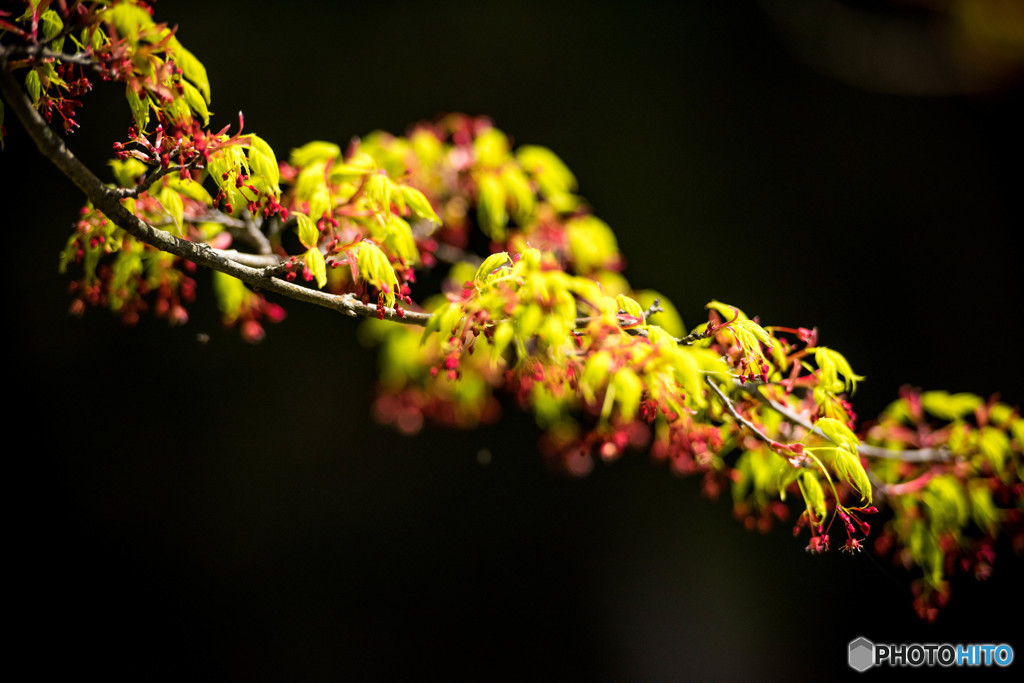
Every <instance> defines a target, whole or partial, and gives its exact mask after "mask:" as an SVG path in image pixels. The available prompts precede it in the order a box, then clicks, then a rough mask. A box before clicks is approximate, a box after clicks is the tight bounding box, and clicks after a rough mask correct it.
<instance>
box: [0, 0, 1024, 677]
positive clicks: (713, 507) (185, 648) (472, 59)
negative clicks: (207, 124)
mask: <svg viewBox="0 0 1024 683" xmlns="http://www.w3.org/2000/svg"><path fill="white" fill-rule="evenodd" d="M1021 12H1022V10H1021V6H1020V4H1019V3H1016V2H1013V1H1012V0H1005V1H999V0H971V1H970V2H968V1H967V0H964V1H962V2H927V1H926V0H918V1H917V2H907V1H904V2H895V1H893V2H884V1H882V0H876V1H874V2H868V1H862V2H853V1H846V2H840V1H838V0H800V1H793V2H776V1H769V0H764V1H763V2H728V3H725V2H694V3H682V2H675V3H668V2H642V1H637V2H630V3H628V4H627V3H612V2H586V3H583V2H572V1H565V2H558V3H555V2H536V1H529V0H506V1H504V2H500V3H491V2H454V1H448V2H445V1H439V2H430V3H414V2H394V1H378V2H361V3H353V2H331V3H328V2H312V1H310V0H291V2H288V3H272V2H262V1H254V2H246V3H213V2H191V1H181V2H174V3H171V2H166V3H158V4H157V7H156V18H157V19H158V20H160V21H168V22H170V23H171V24H178V25H179V26H180V30H179V33H178V37H179V38H180V40H181V41H182V43H183V44H184V45H186V46H187V47H188V48H189V49H191V50H192V51H193V52H194V53H195V54H196V55H197V56H198V57H199V58H200V59H201V60H202V61H203V62H204V63H205V64H206V66H207V69H208V71H209V74H210V80H211V84H212V90H213V106H212V110H213V111H214V112H215V117H214V120H213V124H214V125H215V126H219V125H224V124H227V123H229V122H234V121H236V116H237V112H238V111H239V110H243V111H244V113H245V120H246V127H247V129H248V130H252V131H254V132H257V133H259V134H260V135H261V136H262V137H264V138H265V139H266V140H268V141H269V142H270V143H271V144H272V145H273V146H274V147H275V149H276V150H277V151H278V154H279V156H280V157H283V156H285V155H286V154H287V150H289V149H290V148H291V147H294V146H297V145H299V144H301V143H303V142H306V141H309V140H311V139H325V140H332V141H336V142H339V143H342V144H344V143H345V141H347V140H348V139H349V138H350V137H351V136H353V135H359V134H365V133H367V132H369V131H371V130H374V129H377V128H383V129H386V130H390V131H394V132H403V131H404V130H405V129H406V127H407V126H408V125H409V124H411V123H413V122H415V121H417V120H419V119H423V118H433V117H434V116H436V115H438V114H440V113H443V112H447V111H463V112H466V113H470V114H486V115H489V116H491V117H493V119H494V120H495V122H496V124H497V125H498V126H499V127H500V128H502V129H503V130H505V131H506V132H508V133H509V134H510V135H511V136H512V137H513V138H514V140H515V142H516V143H519V144H523V143H530V144H542V145H546V146H548V147H550V148H551V149H553V150H554V151H555V152H556V153H557V154H559V155H560V156H561V157H562V158H563V159H564V160H565V161H566V162H567V164H568V165H569V167H570V168H571V169H572V170H573V171H574V172H575V173H576V175H577V177H578V178H579V179H580V184H581V188H580V192H581V194H583V195H584V196H585V197H587V198H588V199H589V201H590V202H591V204H592V205H593V206H594V209H595V213H596V214H597V215H598V216H600V217H602V218H603V219H604V220H606V221H607V222H608V223H609V224H610V225H611V226H612V227H613V228H614V229H615V231H616V233H617V235H618V238H619V240H620V246H621V249H622V251H623V253H624V254H625V255H626V256H627V258H628V267H627V270H626V275H627V277H628V278H629V279H630V281H631V282H632V283H633V284H634V285H635V286H638V287H652V288H655V289H658V290H659V291H661V292H663V293H664V294H666V295H667V296H668V297H670V298H671V299H672V301H673V302H674V303H675V305H676V306H677V307H678V309H679V310H680V312H681V313H682V315H683V317H684V320H685V321H686V322H688V323H689V324H691V325H693V324H696V323H697V322H699V321H701V320H702V319H704V317H705V312H704V310H703V305H704V304H705V303H706V302H707V301H708V300H710V299H712V298H717V299H719V300H723V301H727V302H729V303H732V304H735V305H737V306H740V307H741V308H743V309H744V310H745V311H746V312H747V313H748V314H750V315H760V316H761V319H762V321H763V322H764V323H765V324H780V325H791V326H797V325H803V326H808V327H810V326H814V325H817V326H818V327H819V328H820V330H821V334H822V337H821V338H822V343H823V344H826V345H828V346H831V347H834V348H836V349H838V350H840V351H841V352H843V353H844V354H845V355H846V357H847V358H848V359H849V360H850V362H851V364H852V365H853V367H854V369H855V370H856V371H857V372H859V373H861V374H864V375H866V376H867V378H868V379H867V381H866V382H864V383H863V385H862V386H861V388H860V389H859V391H858V394H857V396H856V397H855V405H856V406H857V408H858V412H859V413H860V414H861V416H862V418H870V417H871V416H873V415H875V414H877V413H878V412H879V411H880V410H881V409H882V408H884V407H885V405H886V404H887V403H888V402H889V401H891V400H893V399H894V398H895V396H896V392H897V390H898V389H899V387H900V386H901V385H902V384H904V383H906V384H911V385H914V386H919V387H922V388H924V389H939V388H941V389H947V390H950V391H970V392H974V393H979V394H982V395H988V394H990V393H994V392H1001V394H1002V398H1003V400H1005V401H1008V402H1010V403H1013V404H1017V405H1019V404H1020V403H1021V386H1022V379H1024V376H1022V375H1024V373H1022V371H1021V360H1020V347H1021V343H1020V338H1021V335H1022V333H1024V321H1022V313H1021V311H1022V309H1024V306H1022V302H1024V296H1022V288H1021V282H1022V278H1021V274H1020V270H1019V266H1020V261H1021V256H1020V255H1021V252H1020V249H1019V237H1018V235H1019V231H1020V229H1021V226H1022V224H1024V222H1022V218H1024V211H1022V204H1021V202H1020V193H1021V188H1022V187H1024V184H1022V166H1021V163H1020V159H1021V157H1020V151H1021V149H1022V147H1021V127H1020V121H1022V120H1024V118H1022V116H1021V114H1022V113H1024V110H1022V108H1021V106H1020V104H1021V83H1022V75H1024V55H1022V50H1024V47H1022V46H1024V23H1022V22H1024V19H1022V16H1021ZM86 104H87V105H88V106H87V107H86V108H85V109H84V115H83V119H82V130H81V132H79V133H76V134H74V135H73V136H72V138H71V140H70V144H71V146H72V149H73V150H75V151H76V152H77V153H78V154H79V155H80V156H81V157H83V159H84V160H85V161H86V162H87V163H88V164H89V165H91V166H92V167H93V168H95V169H100V170H102V169H103V166H104V164H105V161H106V159H107V158H108V157H109V154H110V144H111V142H112V141H113V140H115V139H120V138H123V137H124V132H125V129H126V126H127V125H128V123H129V117H128V112H127V108H126V107H125V106H124V103H123V99H121V98H120V94H119V92H118V91H117V89H116V88H109V87H108V88H103V87H99V88H98V89H97V91H95V92H94V93H92V94H90V95H89V96H88V98H87V100H86ZM6 125H7V129H8V138H7V142H6V150H5V151H4V152H3V153H2V156H0V173H2V176H3V180H2V185H0V187H3V188H4V189H3V190H2V197H3V204H4V209H5V210H4V219H3V224H4V227H5V230H6V231H7V232H8V234H14V235H16V240H17V250H16V252H14V253H12V254H10V255H9V259H8V262H9V265H10V266H11V269H12V271H13V273H12V275H13V277H9V279H8V298H7V302H8V306H9V308H10V309H12V310H13V311H14V319H13V320H12V321H9V323H8V325H7V328H6V329H7V330H8V331H7V336H8V338H9V341H10V343H11V345H12V346H13V353H12V354H11V355H9V362H11V364H12V366H13V367H12V372H11V373H10V374H9V377H10V379H9V380H8V386H9V390H8V391H9V396H10V397H11V398H12V399H13V401H14V406H15V407H14V409H13V411H8V417H7V421H8V425H9V427H10V429H11V433H12V443H11V445H10V446H9V448H10V451H8V453H9V458H10V460H11V461H13V462H15V463H17V467H16V468H15V472H16V474H15V475H13V476H10V477H9V478H8V486H9V488H10V489H11V490H12V494H13V495H11V496H10V498H9V501H10V503H9V513H8V523H7V526H8V528H9V530H10V532H11V535H12V536H13V542H12V544H11V546H9V551H8V556H7V557H8V559H7V565H8V566H9V567H11V568H13V569H14V575H15V582H14V583H13V584H11V591H10V594H11V596H12V597H13V598H14V602H15V605H14V607H15V610H14V614H13V615H12V616H13V619H12V622H13V623H15V624H17V626H18V628H19V630H20V632H21V637H20V638H19V641H18V644H19V645H22V646H23V647H22V648H21V651H22V652H25V653H31V654H32V655H33V657H34V658H35V661H34V664H33V666H35V667H36V670H37V671H39V672H51V671H54V670H57V669H63V668H65V667H74V669H76V670H81V671H87V670H102V671H104V672H109V673H111V674H114V675H117V676H120V675H132V676H133V677H141V678H163V677H168V676H183V675H189V676H195V675H202V676H207V675H209V676H214V675H215V676H219V677H222V678H236V677H237V678H247V679H283V678H289V679H317V678H347V679H348V678H350V679H379V678H390V679H394V678H404V679H414V680H415V679H423V678H432V677H436V676H440V675H443V676H446V677H473V678H479V679H490V678H510V679H523V678H529V679H586V680H622V679H626V678H630V679H642V680H674V679H687V678H702V679H726V680H728V679H736V678H750V677H754V676H756V677H758V678H759V679H762V680H776V679H782V678H785V679H787V680H801V679H820V678H822V677H823V676H832V677H834V676H845V675H848V674H851V673H852V672H851V670H849V669H848V668H847V665H846V646H847V643H848V642H849V641H850V640H853V639H854V638H856V637H858V636H865V637H867V638H868V639H870V640H873V641H875V642H914V641H917V642H963V643H972V642H973V643H984V642H1009V643H1011V644H1012V645H1014V646H1015V647H1016V648H1017V650H1018V653H1021V649H1020V648H1021V647H1022V646H1024V641H1022V639H1021V638H1020V632H1019V624H1018V623H1017V622H1018V621H1019V618H1018V617H1013V616H1011V615H1019V614H1020V613H1021V608H1022V607H1024V599H1022V592H1021V591H1020V588H1019V586H1020V583H1019V580H1020V578H1021V571H1022V568H1024V563H1022V561H1021V559H1020V558H1014V557H1012V554H1011V553H1010V550H1009V548H1006V547H1002V548H1001V550H1002V551H1003V553H1002V555H1001V559H1000V561H998V562H997V564H996V571H995V574H994V576H993V577H992V578H991V579H990V580H989V581H988V582H987V583H984V584H979V583H974V582H972V581H965V580H960V581H958V582H956V583H955V584H954V589H953V600H952V604H951V605H950V607H949V608H948V609H947V610H946V611H945V612H944V613H943V614H942V615H941V616H940V618H939V620H938V622H937V623H935V624H932V625H927V624H924V623H921V622H919V621H918V620H917V618H916V616H914V613H913V610H912V608H911V595H910V590H909V577H908V575H907V574H906V573H905V572H903V571H902V570H897V569H895V568H893V567H892V565H891V564H890V563H889V561H888V560H886V559H883V560H876V559H874V558H872V557H870V556H868V555H862V556H857V557H849V556H845V555H840V554H838V553H831V554H829V555H827V556H823V557H812V556H809V555H808V554H807V553H805V552H804V551H803V547H804V545H806V541H805V539H804V538H803V537H801V538H799V539H794V538H792V535H791V533H790V530H789V528H788V527H780V528H776V529H775V530H774V531H772V532H771V533H770V534H768V535H760V534H752V533H748V532H746V531H745V530H744V529H743V526H742V524H740V523H738V522H736V521H735V520H734V519H732V517H731V513H730V505H729V503H728V502H727V501H723V500H720V501H708V500H705V499H703V498H701V496H700V495H699V492H698V485H697V482H696V481H690V480H680V479H676V478H674V477H672V476H671V475H670V474H669V473H668V472H667V471H666V470H665V469H664V468H663V467H658V466H655V465H652V464H651V463H650V462H649V461H648V458H647V456H645V455H642V454H633V455H632V456H630V457H626V458H624V459H623V460H621V461H619V462H617V463H615V464H613V465H610V466H604V467H598V468H597V470H596V471H595V472H594V473H593V474H591V475H590V476H589V477H587V478H584V479H569V478H567V477H565V476H563V475H560V474H556V473H552V472H549V471H546V469H545V467H544V463H543V461H542V459H541V456H540V454H539V453H538V451H537V448H536V441H537V437H538V431H537V429H536V427H535V426H534V424H533V422H532V419H531V418H529V417H527V416H523V415H521V414H519V413H518V412H516V411H515V409H513V408H509V409H508V410H507V411H506V413H505V416H504V418H503V420H502V422H501V423H500V424H499V425H496V426H493V427H488V428H484V429H480V430H477V431H474V432H471V433H459V432H452V431H447V430H441V429H427V430H425V431H424V432H423V433H422V434H420V435H419V436H417V437H415V438H411V439H409V438H403V437H401V436H398V435H397V434H395V433H392V432H390V431H388V430H386V429H382V428H379V427H376V426H375V425H374V424H373V422H372V419H371V415H370V401H371V398H372V395H373V377H374V373H375V369H374V363H375V354H374V351H372V350H368V349H365V348H362V347H360V346H359V344H358V343H357V341H356V325H357V324H356V323H355V322H354V321H352V320H350V319H346V318H341V317H340V316H337V315H333V314H330V313H328V312H326V311H321V310H312V309H309V308H304V307H302V306H297V305H287V304H286V306H287V308H288V311H289V318H288V320H287V321H286V322H285V323H284V324H281V325H278V326H271V327H270V328H269V329H268V336H267V338H266V339H265V340H264V341H263V342H262V343H261V344H260V345H257V346H248V345H246V344H244V343H242V342H241V341H240V340H239V338H238V335H237V334H235V333H232V332H224V331H222V330H221V329H220V325H219V322H218V321H217V318H216V315H215V313H214V310H213V302H212V297H211V295H210V291H209V289H208V287H206V286H205V285H207V284H208V282H209V276H208V274H201V275H200V276H199V283H200V294H199V296H200V300H199V302H197V304H196V305H195V306H193V308H192V319H191V320H190V322H189V324H188V325H186V326H184V327H181V328H173V329H170V328H167V327H166V326H165V325H163V324H162V323H158V322H154V321H148V320H144V321H143V322H142V323H141V324H140V325H139V326H138V327H135V328H124V327H122V326H121V325H120V324H119V323H118V322H117V321H116V319H114V318H113V317H112V316H110V315H109V314H107V313H105V312H103V311H99V310H89V311H88V312H87V313H86V315H85V317H84V318H74V317H70V316H68V315H67V307H68V305H69V303H70V300H69V299H68V298H67V295H66V291H65V290H66V287H67V281H66V279H65V278H63V277H61V276H59V275H58V274H57V272H56V262H57V254H58V253H59V251H60V250H61V248H62V247H63V244H64V241H65V240H66V237H67V234H68V233H67V230H68V228H69V226H70V224H71V222H72V220H73V219H74V217H75V215H76V211H77V209H78V207H79V206H80V205H81V199H80V197H79V196H78V195H77V193H76V191H75V189H74V188H73V187H72V186H71V184H70V183H69V182H68V181H66V180H64V179H63V178H62V177H61V176H59V174H58V173H57V171H55V170H54V169H52V168H49V167H47V166H46V165H45V164H42V163H41V162H40V161H39V160H37V159H36V158H35V156H34V150H33V149H32V148H31V147H30V143H29V141H28V140H27V138H26V136H25V134H24V132H23V131H22V129H21V128H20V125H19V124H18V123H17V122H16V121H13V120H10V115H9V116H8V121H7V123H6ZM104 177H106V176H104ZM200 333H203V334H208V335H209V341H208V343H205V344H202V343H200V342H199V341H198V339H197V337H198V335H199V334H200ZM23 430H24V431H23ZM999 616H1004V617H1007V618H1008V619H1011V623H1014V624H1016V626H1015V627H1014V628H1017V629H1018V630H1017V632H1015V633H1009V632H1007V629H1006V627H1005V626H1004V625H1000V624H998V623H996V617H999ZM1003 623H1004V624H1005V623H1006V622H1003ZM931 673H932V672H929V674H931ZM946 673H950V672H946Z"/></svg>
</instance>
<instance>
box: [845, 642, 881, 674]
mask: <svg viewBox="0 0 1024 683" xmlns="http://www.w3.org/2000/svg"><path fill="white" fill-rule="evenodd" d="M848 661H849V664H850V668H851V669H855V670H857V671H867V670H868V669H870V668H871V667H872V666H874V664H875V644H874V643H872V642H871V641H870V640H868V639H867V638H863V637H862V638H858V639H857V640H851V641H850V651H849V660H848Z"/></svg>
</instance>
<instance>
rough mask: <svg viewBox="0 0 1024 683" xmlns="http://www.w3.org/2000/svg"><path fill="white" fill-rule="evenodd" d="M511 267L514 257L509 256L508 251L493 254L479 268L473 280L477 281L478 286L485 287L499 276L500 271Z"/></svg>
mask: <svg viewBox="0 0 1024 683" xmlns="http://www.w3.org/2000/svg"><path fill="white" fill-rule="evenodd" d="M511 267H512V259H511V258H509V255H508V252H506V251H501V252H498V253H497V254H491V255H490V256H488V257H487V258H486V259H484V262H483V263H481V264H480V267H479V268H477V270H476V277H474V278H473V282H475V283H476V286H477V287H483V286H485V285H487V284H489V283H490V282H492V281H493V280H494V279H495V278H496V277H497V276H498V271H501V270H507V269H510V268H511Z"/></svg>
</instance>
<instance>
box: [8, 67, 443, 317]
mask: <svg viewBox="0 0 1024 683" xmlns="http://www.w3.org/2000/svg"><path fill="white" fill-rule="evenodd" d="M0 93H2V94H3V97H4V99H5V100H6V102H7V103H8V106H10V108H11V109H12V110H13V111H14V113H15V116H17V118H18V120H19V121H21V124H22V125H23V126H24V127H25V130H26V132H28V134H29V136H30V137H31V138H32V140H33V142H35V144H36V146H37V147H38V148H39V151H40V153H42V155H43V156H44V157H46V158H47V159H49V160H50V162H52V163H53V164H54V165H55V166H56V167H57V168H58V169H60V171H61V172H62V173H64V175H65V176H67V177H68V179H70V180H71V182H73V183H74V184H75V185H76V186H77V187H78V188H79V189H80V190H81V191H82V193H83V194H85V196H86V197H88V198H89V200H90V201H91V202H92V203H93V206H95V207H96V208H97V209H99V210H100V211H102V212H103V213H104V214H106V216H107V218H109V219H110V220H111V221H113V223H114V224H115V225H117V226H118V227H119V228H121V229H122V230H124V231H125V232H127V233H128V234H129V235H131V236H132V237H134V238H136V239H137V240H139V241H141V242H145V243H146V244H148V245H150V246H152V247H154V248H156V249H159V250H160V251H165V252H167V253H169V254H173V255H175V256H178V257H180V258H183V259H185V260H188V261H192V262H193V263H195V264H197V265H200V266H203V267H206V268H211V269H213V270H216V271H219V272H222V273H225V274H227V275H231V276H232V277H236V278H238V279H239V280H241V281H242V282H245V283H246V284H248V285H250V286H252V287H254V288H256V289H262V290H264V291H268V292H273V293H276V294H280V295H282V296H285V297H288V298H290V299H295V300H296V301H302V302H305V303H310V304H314V305H317V306H322V307H325V308H329V309H331V310H334V311H337V312H339V313H342V314H344V315H348V316H353V317H356V316H363V317H383V318H384V319H385V320H392V321H394V322H400V323H405V324H407V325H420V326H425V325H426V324H427V321H428V320H430V314H428V313H419V312H415V311H409V312H402V313H399V312H398V311H397V310H396V309H394V308H387V307H384V308H382V309H380V310H378V308H377V307H376V306H371V305H369V304H365V303H363V302H361V301H359V299H357V298H356V297H355V296H354V295H352V294H343V295H336V294H328V293H326V292H321V291H320V290H316V289H310V288H308V287H303V286H300V285H296V284H293V283H291V282H288V281H286V280H281V279H278V278H267V277H266V276H265V275H264V274H263V271H262V270H259V269H256V268H252V267H250V266H246V265H243V264H241V263H239V262H238V261H234V260H232V259H229V258H227V257H226V256H225V255H224V254H223V253H219V252H217V251H216V250H214V249H212V248H210V247H209V246H208V245H206V244H200V243H196V242H190V241H188V240H183V239H180V238H177V237H175V236H174V235H171V234H170V233H168V232H166V231H164V230H159V229H157V228H154V227H153V226H151V225H148V224H146V223H144V222H142V221H141V220H139V218H138V217H137V216H135V215H134V214H132V213H131V212H129V211H128V210H127V209H126V208H125V207H124V206H122V205H121V197H120V195H119V193H117V192H116V191H114V190H113V189H112V188H109V187H107V186H106V185H105V184H104V183H103V182H102V181H101V180H100V179H99V178H98V177H96V175H95V174H94V173H93V172H92V171H91V170H89V168H87V167H86V166H85V165H84V164H83V163H82V162H81V161H79V159H78V157H76V156H75V155H74V154H73V153H72V152H71V151H70V150H69V149H68V148H67V146H66V145H65V144H64V141H63V140H62V139H61V138H60V137H59V136H58V135H57V134H56V133H54V132H53V130H51V129H50V127H49V126H48V125H47V124H46V122H45V121H43V119H42V117H41V116H40V115H39V113H38V112H37V111H36V110H35V109H34V108H33V107H32V104H31V103H30V102H29V101H28V98H27V97H26V96H25V94H24V93H23V92H22V91H21V87H20V86H19V85H18V83H17V81H15V79H14V76H13V75H12V74H11V71H10V68H9V66H8V60H7V55H6V53H3V52H0Z"/></svg>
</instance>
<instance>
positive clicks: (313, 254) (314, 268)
mask: <svg viewBox="0 0 1024 683" xmlns="http://www.w3.org/2000/svg"><path fill="white" fill-rule="evenodd" d="M306 267H307V268H309V272H311V273H313V277H314V278H316V286H317V287H318V288H320V289H323V286H324V285H326V284H327V264H326V263H325V262H324V255H323V254H321V253H320V250H319V249H317V248H316V247H312V248H311V249H309V251H307V252H306Z"/></svg>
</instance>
